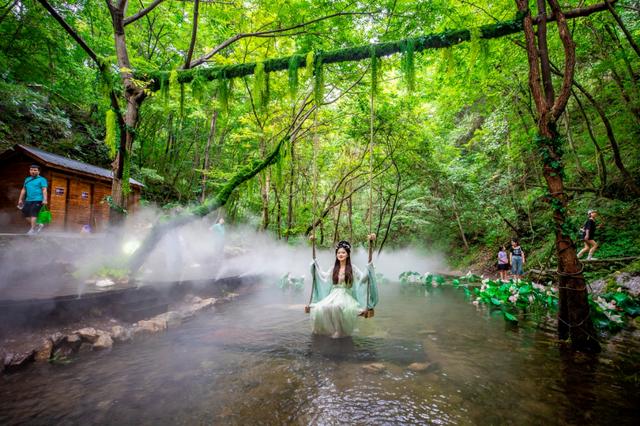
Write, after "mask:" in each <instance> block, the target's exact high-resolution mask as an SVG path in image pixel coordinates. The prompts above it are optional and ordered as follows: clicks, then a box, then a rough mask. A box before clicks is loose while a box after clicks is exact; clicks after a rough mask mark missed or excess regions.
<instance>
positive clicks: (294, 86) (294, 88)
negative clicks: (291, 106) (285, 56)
mask: <svg viewBox="0 0 640 426" xmlns="http://www.w3.org/2000/svg"><path fill="white" fill-rule="evenodd" d="M302 59H303V56H301V55H293V56H291V59H290V60H289V70H288V75H289V97H290V98H291V102H294V101H295V99H296V95H297V94H298V84H299V81H298V68H300V63H301V62H302Z"/></svg>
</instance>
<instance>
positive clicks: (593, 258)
mask: <svg viewBox="0 0 640 426" xmlns="http://www.w3.org/2000/svg"><path fill="white" fill-rule="evenodd" d="M587 260H598V258H597V257H591V256H589V257H587Z"/></svg>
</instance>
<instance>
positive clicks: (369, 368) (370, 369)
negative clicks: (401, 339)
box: [362, 362, 387, 374]
mask: <svg viewBox="0 0 640 426" xmlns="http://www.w3.org/2000/svg"><path fill="white" fill-rule="evenodd" d="M362 369H363V370H364V371H366V372H367V373H375V374H380V373H383V372H385V371H386V369H387V367H386V366H385V365H384V364H383V363H381V362H372V363H371V364H366V365H363V366H362Z"/></svg>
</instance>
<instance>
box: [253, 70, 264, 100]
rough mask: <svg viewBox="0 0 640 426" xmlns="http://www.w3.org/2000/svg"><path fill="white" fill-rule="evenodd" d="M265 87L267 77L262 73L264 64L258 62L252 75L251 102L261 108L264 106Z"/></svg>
mask: <svg viewBox="0 0 640 426" xmlns="http://www.w3.org/2000/svg"><path fill="white" fill-rule="evenodd" d="M266 87H267V77H266V73H265V71H264V62H258V63H256V69H255V71H254V74H253V100H254V102H255V104H256V105H257V106H258V107H262V105H263V104H264V95H265V92H266Z"/></svg>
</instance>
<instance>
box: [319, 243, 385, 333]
mask: <svg viewBox="0 0 640 426" xmlns="http://www.w3.org/2000/svg"><path fill="white" fill-rule="evenodd" d="M375 237H376V236H375V234H371V235H369V240H370V241H373V240H374V239H375ZM311 276H312V277H314V278H315V283H314V286H313V290H312V297H311V304H310V305H309V307H310V308H311V326H312V330H313V333H314V334H320V335H324V336H330V337H332V338H334V339H337V338H341V337H348V336H351V335H352V334H353V330H354V328H355V324H356V319H357V318H358V316H366V315H367V313H368V312H370V311H371V310H372V309H373V308H374V307H375V306H376V304H377V303H378V289H377V286H376V274H375V270H374V268H373V264H372V263H369V264H368V265H367V270H366V272H364V273H363V272H361V271H360V270H359V269H358V268H356V267H354V266H352V265H351V244H349V243H348V242H347V241H340V242H339V243H338V245H337V246H336V261H335V264H334V266H333V270H332V271H327V272H322V271H321V270H320V267H319V265H318V262H317V261H316V260H315V259H314V261H313V262H312V263H311Z"/></svg>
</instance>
